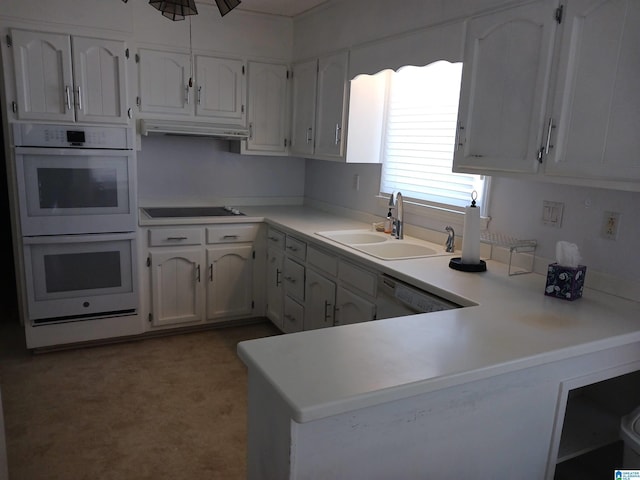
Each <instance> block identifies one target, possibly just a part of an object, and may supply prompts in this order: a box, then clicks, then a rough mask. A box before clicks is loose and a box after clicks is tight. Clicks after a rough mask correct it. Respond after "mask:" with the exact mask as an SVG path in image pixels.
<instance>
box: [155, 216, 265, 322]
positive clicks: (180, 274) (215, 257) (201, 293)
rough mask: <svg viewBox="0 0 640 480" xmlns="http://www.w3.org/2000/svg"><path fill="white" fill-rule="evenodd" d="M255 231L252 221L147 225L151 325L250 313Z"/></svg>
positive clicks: (251, 307) (213, 320)
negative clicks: (165, 225) (171, 225)
mask: <svg viewBox="0 0 640 480" xmlns="http://www.w3.org/2000/svg"><path fill="white" fill-rule="evenodd" d="M257 231H258V225H257V224H234V225H216V226H207V227H204V226H194V227H180V228H164V227H154V228H150V229H149V230H148V234H149V249H148V252H147V267H149V270H150V272H149V280H148V281H149V286H150V288H149V291H150V294H151V299H150V302H149V324H150V327H151V328H156V327H175V326H180V325H183V324H190V325H197V324H204V323H214V322H220V321H227V320H234V319H239V318H248V317H251V316H253V315H254V305H255V299H254V293H255V292H254V285H255V282H254V259H255V253H254V245H253V242H254V239H255V237H256V235H257ZM143 290H144V289H143Z"/></svg>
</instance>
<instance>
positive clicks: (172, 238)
mask: <svg viewBox="0 0 640 480" xmlns="http://www.w3.org/2000/svg"><path fill="white" fill-rule="evenodd" d="M188 238H189V237H167V240H168V241H169V242H179V241H181V240H187V239H188Z"/></svg>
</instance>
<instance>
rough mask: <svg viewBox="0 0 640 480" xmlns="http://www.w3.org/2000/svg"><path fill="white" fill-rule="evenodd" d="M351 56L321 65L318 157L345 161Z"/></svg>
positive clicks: (332, 58) (340, 55)
mask: <svg viewBox="0 0 640 480" xmlns="http://www.w3.org/2000/svg"><path fill="white" fill-rule="evenodd" d="M347 63H348V54H347V53H346V52H343V53H338V54H335V55H331V56H328V57H323V58H320V60H319V61H318V99H317V103H316V104H317V109H318V111H317V117H316V130H317V132H316V142H315V154H316V155H317V156H321V157H330V158H335V159H341V158H344V143H345V142H344V141H343V139H346V138H347V137H346V133H347V132H346V130H345V127H346V124H345V120H346V113H347V112H346V110H347V109H346V105H347V102H346V92H347V68H348V65H347Z"/></svg>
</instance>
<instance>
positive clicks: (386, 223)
mask: <svg viewBox="0 0 640 480" xmlns="http://www.w3.org/2000/svg"><path fill="white" fill-rule="evenodd" d="M392 224H393V213H391V208H389V213H387V219H386V220H385V221H384V233H391V225H392Z"/></svg>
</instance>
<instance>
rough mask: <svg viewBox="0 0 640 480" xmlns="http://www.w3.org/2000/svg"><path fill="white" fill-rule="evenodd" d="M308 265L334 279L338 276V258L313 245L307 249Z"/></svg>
mask: <svg viewBox="0 0 640 480" xmlns="http://www.w3.org/2000/svg"><path fill="white" fill-rule="evenodd" d="M307 263H308V264H309V265H311V266H313V267H316V268H317V269H318V270H322V271H323V272H325V273H328V274H329V275H332V276H334V277H335V276H337V275H338V258H337V257H334V256H333V255H331V254H330V253H327V252H325V251H324V250H321V249H319V248H316V247H315V246H313V245H309V246H308V247H307Z"/></svg>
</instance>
